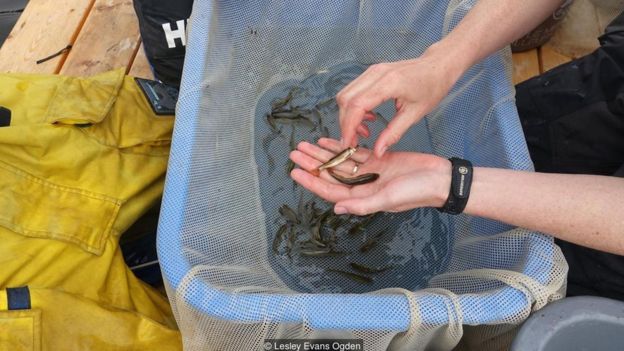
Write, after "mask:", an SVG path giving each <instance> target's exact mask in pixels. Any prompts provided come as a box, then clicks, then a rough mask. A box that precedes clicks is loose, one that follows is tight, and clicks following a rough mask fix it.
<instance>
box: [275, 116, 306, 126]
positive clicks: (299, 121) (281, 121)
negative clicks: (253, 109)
mask: <svg viewBox="0 0 624 351" xmlns="http://www.w3.org/2000/svg"><path fill="white" fill-rule="evenodd" d="M271 119H272V121H273V123H279V124H302V125H304V126H307V127H310V128H314V127H315V126H316V124H314V122H312V121H310V120H309V119H308V118H306V117H303V116H301V117H297V118H278V117H272V118H271Z"/></svg>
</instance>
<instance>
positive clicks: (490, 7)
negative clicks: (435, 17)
mask: <svg viewBox="0 0 624 351" xmlns="http://www.w3.org/2000/svg"><path fill="white" fill-rule="evenodd" d="M561 2H562V0H480V1H479V2H478V3H477V4H476V5H475V6H474V8H472V9H471V10H470V12H469V13H468V14H467V15H466V17H464V19H463V20H462V21H461V22H460V23H459V24H458V25H457V27H455V29H454V30H453V31H451V33H449V34H448V35H447V36H446V37H445V38H444V39H442V40H441V41H440V42H438V43H436V44H434V45H433V46H432V47H431V48H430V49H429V50H428V51H429V52H435V53H439V54H442V55H447V56H448V57H450V58H452V59H453V62H454V64H455V67H456V68H457V69H458V71H459V72H461V73H463V72H464V71H465V70H467V69H468V68H470V67H472V66H473V65H474V64H476V63H477V62H479V61H481V60H482V59H483V58H485V57H486V56H489V55H491V54H492V53H494V52H495V51H497V50H499V49H501V48H503V47H504V46H505V45H509V43H511V42H512V41H514V40H516V39H518V38H520V37H522V36H523V35H524V34H526V33H527V32H529V31H530V30H532V29H533V28H535V27H537V26H538V25H539V24H540V23H541V22H542V21H543V20H544V19H545V18H546V17H548V15H549V14H551V13H552V12H553V11H554V10H555V9H556V8H557V6H559V5H560V4H561ZM461 73H460V74H461Z"/></svg>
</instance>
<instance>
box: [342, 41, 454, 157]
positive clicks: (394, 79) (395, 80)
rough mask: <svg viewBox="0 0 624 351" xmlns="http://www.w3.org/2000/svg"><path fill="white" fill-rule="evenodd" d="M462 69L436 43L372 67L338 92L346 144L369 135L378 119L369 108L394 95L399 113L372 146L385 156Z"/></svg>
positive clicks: (437, 101)
mask: <svg viewBox="0 0 624 351" xmlns="http://www.w3.org/2000/svg"><path fill="white" fill-rule="evenodd" d="M463 71H464V68H463V67H462V66H459V65H458V64H457V63H456V62H453V57H452V55H449V54H448V51H445V50H439V49H437V48H435V45H434V46H432V47H431V48H430V49H429V50H427V52H425V53H424V54H423V55H422V56H420V57H419V58H416V59H412V60H405V61H397V62H388V63H379V64H375V65H372V66H370V67H369V68H368V69H367V70H366V71H365V72H364V73H362V74H361V75H360V76H359V77H357V78H356V79H355V80H353V81H352V82H351V83H349V84H348V85H347V86H346V87H344V88H343V89H342V90H341V91H340V92H338V94H337V95H336V102H337V103H338V107H339V119H340V130H341V133H342V147H343V148H345V147H347V146H355V145H357V144H358V136H361V137H364V138H368V137H369V136H370V131H369V129H368V127H367V125H366V123H367V122H371V121H374V120H375V118H376V117H375V114H374V113H372V112H371V111H372V110H373V109H374V108H375V107H377V106H379V105H380V104H382V103H383V102H385V101H387V100H390V99H393V100H394V101H395V107H396V110H397V113H396V115H395V116H394V118H392V120H391V121H390V123H389V124H388V126H387V127H386V128H385V129H384V130H383V131H382V133H381V134H380V135H379V138H378V139H377V141H376V142H375V146H374V151H375V155H376V156H377V157H378V158H379V157H381V156H382V155H383V153H384V152H385V150H386V149H387V148H388V147H390V146H392V145H394V144H396V143H397V142H398V141H399V139H401V137H402V136H403V134H405V132H406V131H407V130H408V129H409V128H410V127H411V126H412V125H413V124H416V123H417V122H419V121H420V120H421V119H422V118H423V116H424V115H425V114H427V113H429V112H431V110H433V108H434V107H436V106H437V105H438V103H439V102H440V101H441V100H442V99H443V98H444V97H445V96H446V95H447V94H448V92H449V90H450V89H451V88H452V87H453V85H454V84H455V82H456V81H457V80H458V79H459V77H460V76H461V74H462V73H463Z"/></svg>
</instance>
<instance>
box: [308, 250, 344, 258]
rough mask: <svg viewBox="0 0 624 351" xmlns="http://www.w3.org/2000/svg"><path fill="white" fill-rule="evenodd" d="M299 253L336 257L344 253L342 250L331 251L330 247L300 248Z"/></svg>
mask: <svg viewBox="0 0 624 351" xmlns="http://www.w3.org/2000/svg"><path fill="white" fill-rule="evenodd" d="M301 254H302V255H303V256H308V257H337V256H342V255H345V253H344V252H342V251H333V250H331V249H307V250H301Z"/></svg>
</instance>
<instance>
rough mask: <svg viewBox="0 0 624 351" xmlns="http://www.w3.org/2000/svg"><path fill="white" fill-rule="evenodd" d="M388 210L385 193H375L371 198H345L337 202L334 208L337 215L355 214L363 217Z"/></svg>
mask: <svg viewBox="0 0 624 351" xmlns="http://www.w3.org/2000/svg"><path fill="white" fill-rule="evenodd" d="M387 208H388V204H387V200H386V197H385V195H384V193H383V192H374V193H372V195H370V196H365V197H359V198H358V197H351V198H344V200H342V201H337V202H336V205H335V206H334V212H335V213H336V214H347V213H350V214H354V215H358V216H363V215H367V214H371V213H375V212H379V211H383V210H385V209H387Z"/></svg>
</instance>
